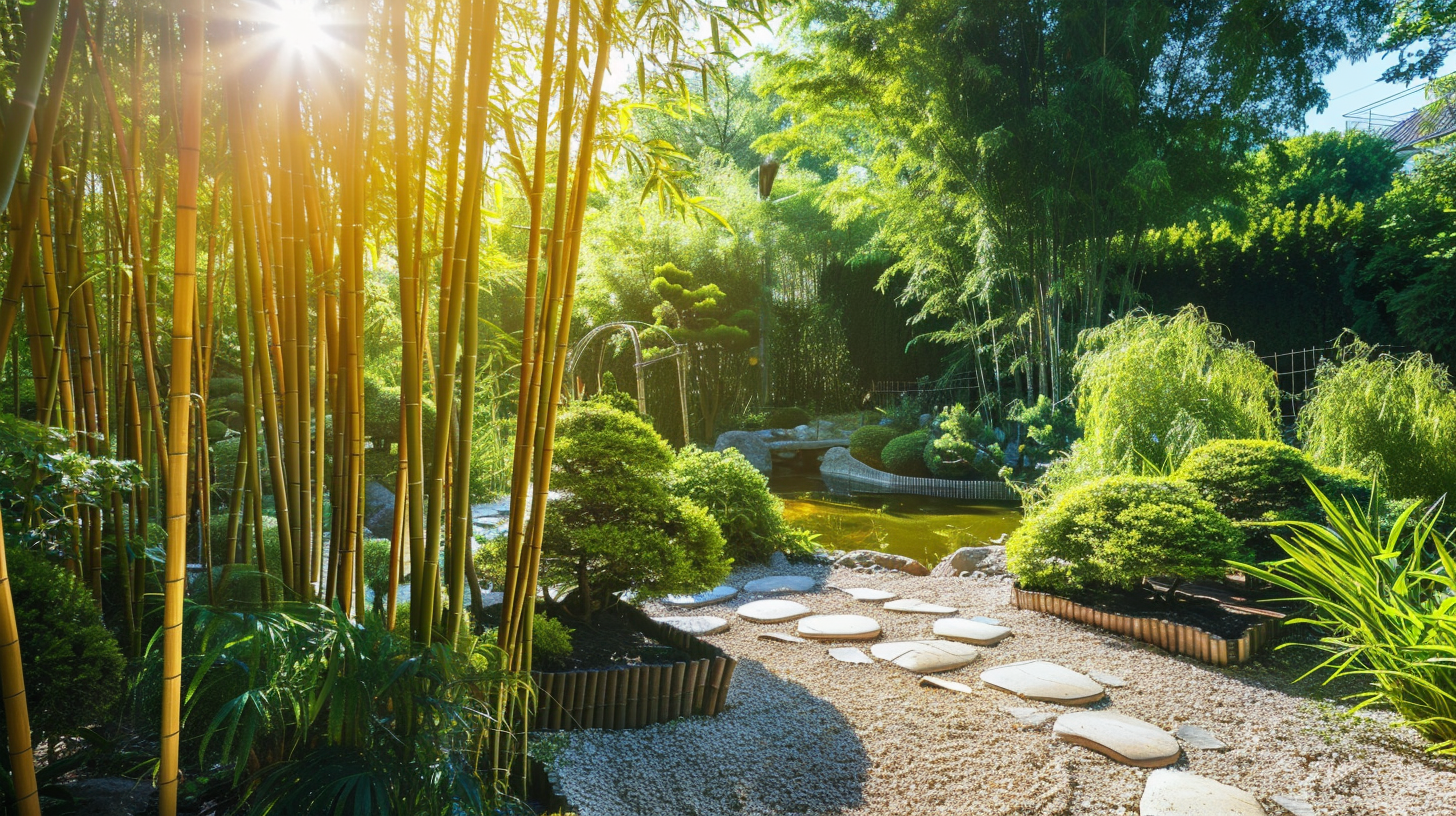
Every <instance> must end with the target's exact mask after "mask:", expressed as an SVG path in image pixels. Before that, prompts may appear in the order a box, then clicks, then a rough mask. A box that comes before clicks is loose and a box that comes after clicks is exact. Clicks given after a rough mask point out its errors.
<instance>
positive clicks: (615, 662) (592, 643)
mask: <svg viewBox="0 0 1456 816" xmlns="http://www.w3.org/2000/svg"><path fill="white" fill-rule="evenodd" d="M537 608H538V609H541V607H537ZM542 611H544V612H545V613H546V615H547V617H552V618H556V619H557V620H559V621H561V622H562V623H564V624H566V626H567V628H569V629H571V630H572V633H571V646H572V652H571V656H570V657H568V658H566V659H565V660H562V661H559V662H556V663H553V664H547V665H538V666H536V668H537V669H539V670H541V671H581V670H584V669H611V668H617V667H620V666H659V665H671V664H673V663H687V662H691V661H692V659H693V658H692V656H691V655H689V654H688V653H687V652H684V651H683V650H681V649H677V648H674V647H672V646H668V645H667V644H664V643H659V642H657V641H656V640H653V639H652V638H650V637H648V636H647V635H645V634H643V633H642V632H641V630H639V629H638V628H637V625H636V623H634V622H633V620H632V619H631V618H629V617H628V616H627V615H624V614H623V613H621V612H620V611H618V610H617V609H615V608H611V607H608V608H606V609H602V610H598V611H597V612H594V613H592V616H591V621H590V622H588V621H585V620H583V619H581V618H580V617H577V616H575V615H572V614H571V613H570V612H568V611H567V610H565V609H564V608H562V607H559V606H551V607H548V608H546V609H544V610H542ZM485 612H486V614H485V617H484V620H485V623H486V625H487V626H495V625H496V624H497V623H498V622H499V620H500V605H499V604H495V605H492V606H489V607H486V610H485Z"/></svg>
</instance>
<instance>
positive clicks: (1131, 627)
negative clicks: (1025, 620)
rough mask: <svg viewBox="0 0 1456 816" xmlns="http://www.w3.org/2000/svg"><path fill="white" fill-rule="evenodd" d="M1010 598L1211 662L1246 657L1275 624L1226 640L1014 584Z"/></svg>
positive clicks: (1264, 641)
mask: <svg viewBox="0 0 1456 816" xmlns="http://www.w3.org/2000/svg"><path fill="white" fill-rule="evenodd" d="M1011 602H1012V603H1013V604H1015V605H1016V607H1017V608H1018V609H1029V610H1031V611H1033V612H1045V613H1046V614H1048V615H1055V616H1057V617H1059V618H1062V619H1064V620H1069V621H1073V622H1075V623H1085V624H1089V625H1091V626H1096V627H1097V628H1099V629H1105V630H1107V631H1109V632H1113V633H1115V634H1119V635H1124V636H1126V637H1130V638H1133V639H1135V640H1141V641H1142V642H1144V643H1151V644H1152V645H1154V646H1157V647H1158V648H1160V649H1167V650H1168V651H1170V652H1172V653H1173V654H1180V655H1185V656H1187V657H1191V658H1193V659H1195V660H1201V661H1203V662H1204V663H1208V664H1211V665H1214V666H1237V665H1239V664H1240V663H1244V662H1246V661H1248V659H1249V658H1251V657H1253V656H1254V655H1255V654H1257V653H1258V652H1259V651H1260V650H1262V649H1263V648H1264V647H1265V646H1268V645H1269V644H1270V643H1272V642H1274V635H1275V627H1276V626H1277V625H1278V624H1279V621H1278V620H1275V619H1272V618H1271V619H1268V620H1262V621H1260V622H1259V623H1256V624H1254V625H1253V626H1250V627H1249V628H1248V629H1246V630H1244V634H1243V635H1242V636H1240V637H1239V638H1238V639H1236V640H1228V639H1226V638H1222V637H1219V636H1218V635H1214V634H1210V633H1208V632H1205V631H1203V630H1202V629H1199V628H1198V627H1196V626H1189V625H1187V624H1183V623H1172V622H1170V621H1164V620H1157V619H1154V618H1139V617H1133V616H1132V615H1122V614H1118V613H1116V612H1104V611H1102V610H1100V609H1093V608H1091V607H1089V606H1083V605H1081V604H1079V603H1074V602H1072V601H1069V600H1067V599H1066V598H1061V597H1058V596H1056V595H1051V594H1048V593H1045V592H1031V591H1029V590H1025V589H1021V588H1020V587H1017V586H1012V587H1011Z"/></svg>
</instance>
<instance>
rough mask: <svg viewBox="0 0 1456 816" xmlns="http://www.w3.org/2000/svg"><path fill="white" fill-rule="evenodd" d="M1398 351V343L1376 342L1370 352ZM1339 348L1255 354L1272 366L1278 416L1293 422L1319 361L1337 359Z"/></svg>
mask: <svg viewBox="0 0 1456 816" xmlns="http://www.w3.org/2000/svg"><path fill="white" fill-rule="evenodd" d="M1402 350H1403V349H1402V348H1401V347H1399V346H1380V345H1377V346H1375V347H1374V350H1373V353H1376V354H1399V353H1401V352H1402ZM1340 351H1341V347H1340V346H1335V345H1331V346H1320V347H1317V348H1305V349H1295V350H1294V351H1281V352H1278V353H1276V354H1264V355H1260V356H1259V359H1260V360H1263V361H1264V363H1265V364H1266V365H1268V366H1269V367H1270V368H1272V369H1274V379H1275V382H1277V383H1278V385H1279V417H1280V419H1282V420H1284V421H1285V422H1293V421H1294V420H1295V418H1296V417H1298V416H1299V411H1300V409H1301V408H1303V407H1304V404H1305V403H1306V402H1308V401H1309V396H1310V395H1311V393H1312V390H1313V388H1314V384H1315V374H1316V372H1318V371H1319V367H1320V363H1323V362H1325V361H1333V360H1337V359H1339V356H1340Z"/></svg>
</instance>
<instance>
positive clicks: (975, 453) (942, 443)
mask: <svg viewBox="0 0 1456 816" xmlns="http://www.w3.org/2000/svg"><path fill="white" fill-rule="evenodd" d="M931 432H932V434H935V433H938V434H939V436H935V437H934V439H933V440H932V441H931V442H930V444H929V445H927V446H926V447H925V467H926V468H928V469H929V470H930V473H931V475H932V476H935V477H936V478H939V479H994V478H995V477H996V474H997V473H998V472H999V471H1000V470H1001V465H1002V463H1003V462H1004V461H1005V456H1004V454H1003V453H1002V451H1001V444H1000V441H999V440H998V439H997V438H996V432H995V431H994V430H993V429H991V428H988V427H986V424H985V422H984V421H983V420H982V419H981V416H980V414H977V413H975V412H973V411H967V410H966V407H965V406H964V405H954V406H951V407H950V408H947V409H945V410H943V411H941V412H940V414H939V415H938V416H937V417H936V418H935V420H934V421H932V422H931Z"/></svg>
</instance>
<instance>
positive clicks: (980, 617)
mask: <svg viewBox="0 0 1456 816" xmlns="http://www.w3.org/2000/svg"><path fill="white" fill-rule="evenodd" d="M971 620H973V621H975V622H976V623H989V624H991V625H992V626H1000V625H1001V621H999V620H997V619H996V618H988V617H986V616H985V615H976V616H975V617H973V618H971Z"/></svg>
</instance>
